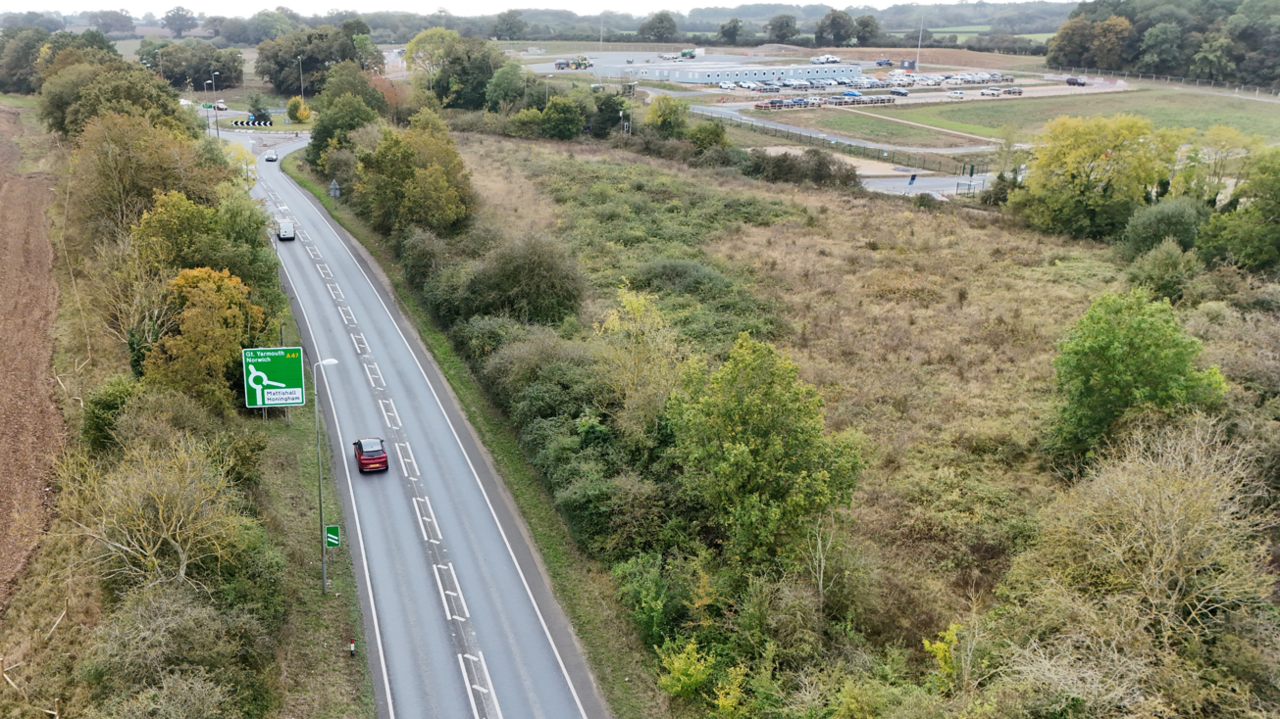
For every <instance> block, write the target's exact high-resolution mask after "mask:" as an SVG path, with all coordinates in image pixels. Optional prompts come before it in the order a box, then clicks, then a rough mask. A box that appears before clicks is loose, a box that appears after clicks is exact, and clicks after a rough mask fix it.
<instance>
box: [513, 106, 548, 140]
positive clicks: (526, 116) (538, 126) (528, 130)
mask: <svg viewBox="0 0 1280 719" xmlns="http://www.w3.org/2000/svg"><path fill="white" fill-rule="evenodd" d="M507 134H509V135H511V136H512V137H523V138H526V139H531V138H534V137H542V111H541V110H539V109H538V108H536V107H527V108H525V109H523V110H521V111H520V112H517V113H516V114H514V115H512V116H511V119H510V120H509V121H508V122H507Z"/></svg>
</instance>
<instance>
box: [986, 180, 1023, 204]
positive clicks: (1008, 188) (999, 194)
mask: <svg viewBox="0 0 1280 719" xmlns="http://www.w3.org/2000/svg"><path fill="white" fill-rule="evenodd" d="M1021 186H1022V185H1021V183H1019V182H1018V181H1017V180H1016V179H1014V178H1011V177H1009V176H1008V175H1006V174H1004V173H1003V172H1001V173H1000V174H998V175H996V179H995V182H993V183H991V187H988V188H987V189H985V190H983V191H982V194H980V195H978V201H979V202H981V203H982V204H984V205H992V206H996V205H1003V204H1005V203H1006V202H1008V201H1009V193H1010V192H1013V191H1014V190H1016V189H1018V188H1019V187H1021Z"/></svg>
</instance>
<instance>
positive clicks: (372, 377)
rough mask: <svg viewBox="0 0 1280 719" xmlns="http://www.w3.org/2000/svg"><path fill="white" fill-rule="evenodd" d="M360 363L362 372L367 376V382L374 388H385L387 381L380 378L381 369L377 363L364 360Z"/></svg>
mask: <svg viewBox="0 0 1280 719" xmlns="http://www.w3.org/2000/svg"><path fill="white" fill-rule="evenodd" d="M362 364H363V365H364V374H365V376H366V377H368V378H369V384H371V385H373V388H374V389H385V388H386V386H387V383H386V382H385V381H383V379H382V371H381V370H379V369H378V363H377V362H364V363H362Z"/></svg>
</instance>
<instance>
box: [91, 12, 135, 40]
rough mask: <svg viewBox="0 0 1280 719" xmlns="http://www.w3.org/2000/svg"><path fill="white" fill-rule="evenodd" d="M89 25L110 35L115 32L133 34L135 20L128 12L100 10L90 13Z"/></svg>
mask: <svg viewBox="0 0 1280 719" xmlns="http://www.w3.org/2000/svg"><path fill="white" fill-rule="evenodd" d="M89 24H90V25H92V26H93V27H95V28H97V29H98V30H101V31H102V32H105V33H107V34H108V35H110V34H111V33H113V32H121V33H124V32H133V18H132V17H131V16H130V15H129V11H128V10H99V11H98V12H93V13H89Z"/></svg>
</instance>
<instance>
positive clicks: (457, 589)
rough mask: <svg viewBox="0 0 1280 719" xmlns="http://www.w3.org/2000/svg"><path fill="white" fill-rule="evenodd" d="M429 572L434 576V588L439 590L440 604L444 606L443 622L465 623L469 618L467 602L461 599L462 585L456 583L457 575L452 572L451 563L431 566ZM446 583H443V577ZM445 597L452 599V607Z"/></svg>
mask: <svg viewBox="0 0 1280 719" xmlns="http://www.w3.org/2000/svg"><path fill="white" fill-rule="evenodd" d="M431 570H432V571H433V572H435V575H436V586H437V587H439V589H440V603H441V604H442V605H444V618H445V621H448V620H450V619H457V620H458V621H460V622H465V621H467V619H469V618H470V617H471V612H470V610H468V609H467V600H466V599H464V598H463V597H462V585H461V584H460V583H459V582H458V574H457V572H454V571H453V562H449V563H448V564H432V565H431ZM446 572H447V576H448V581H445V576H446ZM445 597H450V598H452V599H453V604H452V606H451V605H450V604H449V601H448V600H447V599H445Z"/></svg>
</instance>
